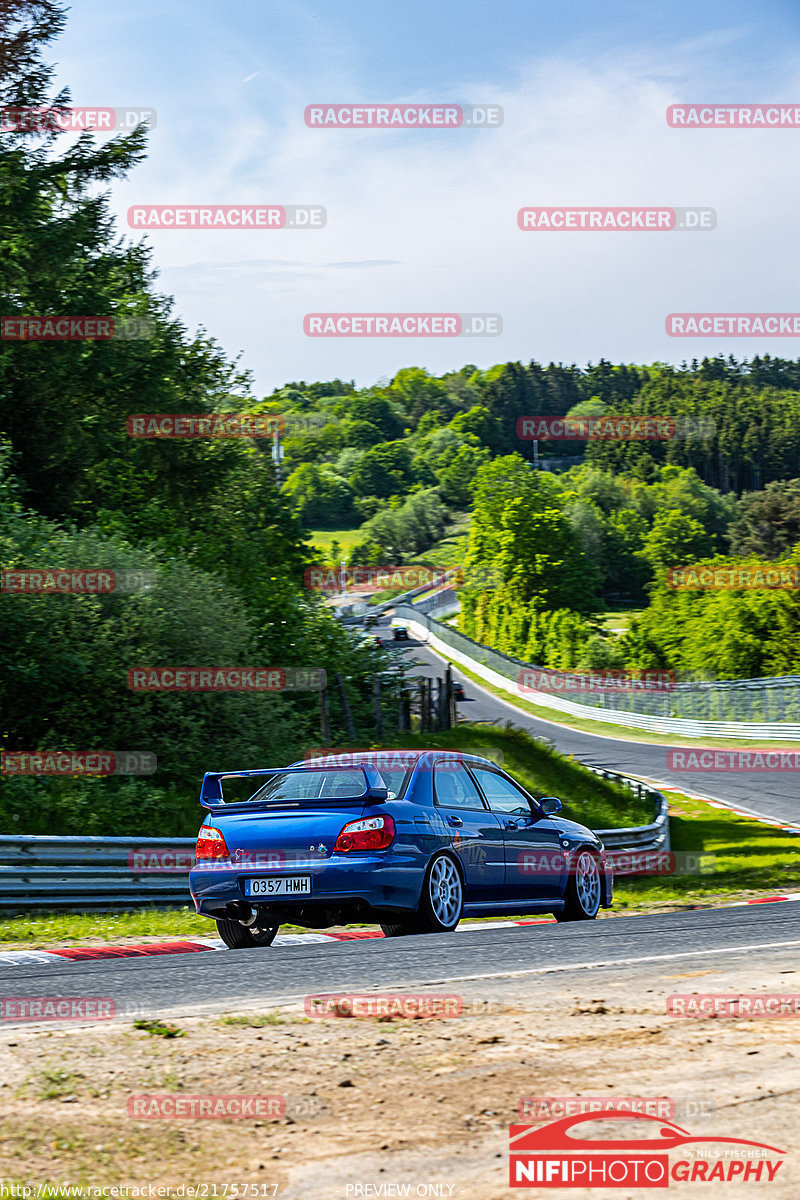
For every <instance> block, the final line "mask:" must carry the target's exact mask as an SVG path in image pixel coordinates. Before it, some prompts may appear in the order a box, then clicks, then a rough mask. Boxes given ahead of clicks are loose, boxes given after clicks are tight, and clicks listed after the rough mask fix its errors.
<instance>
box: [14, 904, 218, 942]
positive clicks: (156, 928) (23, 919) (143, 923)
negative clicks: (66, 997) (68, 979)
mask: <svg viewBox="0 0 800 1200" xmlns="http://www.w3.org/2000/svg"><path fill="white" fill-rule="evenodd" d="M216 936H217V927H216V925H215V924H214V922H213V921H209V919H208V918H207V917H198V915H197V913H196V912H195V911H194V909H193V908H188V907H186V908H142V909H139V910H138V911H135V912H118V913H42V914H41V915H39V914H32V915H26V916H19V917H3V918H0V944H1V943H3V942H26V943H29V944H30V945H32V946H37V945H46V944H48V943H49V944H51V945H55V944H56V943H59V942H61V943H69V942H85V941H87V939H92V938H94V939H97V938H100V939H101V940H102V941H104V942H114V941H117V940H118V939H119V938H135V937H158V938H165V939H166V938H192V937H195V938H196V937H216Z"/></svg>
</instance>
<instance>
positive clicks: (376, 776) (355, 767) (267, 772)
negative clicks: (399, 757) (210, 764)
mask: <svg viewBox="0 0 800 1200" xmlns="http://www.w3.org/2000/svg"><path fill="white" fill-rule="evenodd" d="M310 771H361V773H362V775H363V776H364V790H363V792H359V793H358V794H357V795H354V796H325V797H323V799H324V800H325V803H326V804H328V803H331V804H336V803H342V804H352V803H353V801H356V800H373V801H380V800H388V799H389V790H388V788H387V787H386V783H385V781H384V779H383V776H382V775H381V773H380V771H378V770H377V769H376V768H375V767H373V766H371V765H370V764H369V763H353V764H352V765H351V766H338V765H334V764H331V766H324V765H321V764H319V765H317V766H308V767H264V768H263V769H259V770H256V771H207V772H206V774H205V775H204V776H203V786H202V787H201V789H200V803H201V804H202V806H203V808H221V807H226V808H227V807H229V806H228V805H226V804H225V801H224V798H223V793H222V781H223V780H224V779H251V778H253V779H255V778H268V777H269V776H271V775H302V774H308V773H309V772H310ZM317 800H318V797H315V796H309V797H308V798H307V799H302V798H298V799H294V798H293V799H292V800H291V801H289V803H291V804H312V803H315V802H316V801H317ZM249 803H250V801H248V800H241V801H237V800H234V801H233V802H232V803H231V805H230V807H237V808H238V807H240V806H241V805H246V804H249Z"/></svg>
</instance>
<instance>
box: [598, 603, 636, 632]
mask: <svg viewBox="0 0 800 1200" xmlns="http://www.w3.org/2000/svg"><path fill="white" fill-rule="evenodd" d="M643 611H644V607H643V606H642V607H641V608H620V609H617V611H616V612H604V613H596V614H595V617H594V619H595V620H596V621H597V623H598V625H600V627H601V628H602V629H605V630H606V631H607V632H608V633H614V634H617V635H619V634H622V633H627V632H628V628H629V626H630V623H631V618H632V617H636V616H638V615H639V613H641V612H643Z"/></svg>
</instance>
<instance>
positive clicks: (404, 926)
mask: <svg viewBox="0 0 800 1200" xmlns="http://www.w3.org/2000/svg"><path fill="white" fill-rule="evenodd" d="M381 929H382V930H383V936H384V937H405V936H406V935H407V934H409V933H417V932H419V931H418V930H416V929H415V928H414V919H413V918H409V919H407V920H401V921H386V922H384V921H381Z"/></svg>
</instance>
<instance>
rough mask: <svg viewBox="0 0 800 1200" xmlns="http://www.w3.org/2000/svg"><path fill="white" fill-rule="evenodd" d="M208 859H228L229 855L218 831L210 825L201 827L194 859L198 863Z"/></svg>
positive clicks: (223, 839)
mask: <svg viewBox="0 0 800 1200" xmlns="http://www.w3.org/2000/svg"><path fill="white" fill-rule="evenodd" d="M209 858H230V854H229V853H228V847H227V846H226V845H225V838H224V837H223V836H222V834H221V833H220V831H219V830H218V829H214V828H213V826H211V825H201V826H200V832H199V833H198V835H197V849H196V850H195V859H196V861H197V862H200V861H201V860H203V859H209Z"/></svg>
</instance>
